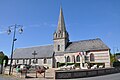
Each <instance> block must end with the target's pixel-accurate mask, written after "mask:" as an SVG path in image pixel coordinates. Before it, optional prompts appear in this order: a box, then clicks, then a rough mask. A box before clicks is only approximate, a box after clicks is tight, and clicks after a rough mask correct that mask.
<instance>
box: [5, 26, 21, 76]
mask: <svg viewBox="0 0 120 80" xmlns="http://www.w3.org/2000/svg"><path fill="white" fill-rule="evenodd" d="M22 27H23V26H21V25H17V24H15V25H11V26H9V29H8V31H7V33H8V35H9V34H10V33H11V32H12V30H13V39H12V50H11V58H10V69H9V75H10V74H11V67H12V61H13V59H12V57H13V51H14V44H15V41H16V40H17V39H16V38H15V35H16V29H17V28H19V33H20V34H21V33H22V32H23V29H22Z"/></svg>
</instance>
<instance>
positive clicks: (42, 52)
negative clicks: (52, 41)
mask: <svg viewBox="0 0 120 80" xmlns="http://www.w3.org/2000/svg"><path fill="white" fill-rule="evenodd" d="M34 51H35V52H36V53H37V55H36V56H35V58H44V57H52V55H53V45H47V46H36V47H28V48H19V49H15V51H14V54H13V58H33V57H34V55H32V53H33V52H34Z"/></svg>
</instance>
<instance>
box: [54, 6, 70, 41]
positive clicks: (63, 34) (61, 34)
mask: <svg viewBox="0 0 120 80" xmlns="http://www.w3.org/2000/svg"><path fill="white" fill-rule="evenodd" d="M60 38H66V39H69V35H68V32H67V31H66V27H65V21H64V16H63V11H62V7H60V14H59V19H58V26H57V30H56V31H55V33H54V39H60Z"/></svg>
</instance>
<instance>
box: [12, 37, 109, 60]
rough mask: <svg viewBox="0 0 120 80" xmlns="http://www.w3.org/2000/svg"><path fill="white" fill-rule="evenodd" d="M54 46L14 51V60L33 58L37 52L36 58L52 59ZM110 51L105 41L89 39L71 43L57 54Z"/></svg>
mask: <svg viewBox="0 0 120 80" xmlns="http://www.w3.org/2000/svg"><path fill="white" fill-rule="evenodd" d="M53 49H54V48H53V45H47V46H36V47H28V48H19V49H16V50H15V51H14V55H13V58H33V57H34V56H33V55H32V53H33V52H34V51H36V53H37V55H36V56H35V57H36V58H44V57H52V55H53V52H54V51H53ZM105 49H109V47H108V46H106V45H105V44H104V43H103V41H102V40H101V39H99V38H97V39H89V40H81V41H75V42H70V43H69V45H68V47H67V48H66V50H65V52H57V53H56V54H58V55H59V53H60V54H61V55H63V54H64V53H67V52H79V51H90V50H105Z"/></svg>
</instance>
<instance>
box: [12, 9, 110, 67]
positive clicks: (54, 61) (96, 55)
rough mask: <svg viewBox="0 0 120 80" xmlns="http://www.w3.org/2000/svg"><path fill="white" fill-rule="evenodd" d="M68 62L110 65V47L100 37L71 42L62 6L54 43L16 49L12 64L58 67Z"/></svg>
mask: <svg viewBox="0 0 120 80" xmlns="http://www.w3.org/2000/svg"><path fill="white" fill-rule="evenodd" d="M68 63H69V64H83V65H84V64H86V63H87V64H89V66H92V65H95V64H97V65H103V66H104V67H105V68H106V67H110V48H109V47H108V46H107V45H106V44H105V43H104V42H103V41H102V40H101V39H100V38H96V39H88V40H81V41H79V40H78V41H73V42H70V40H69V33H68V32H67V30H66V26H65V21H64V16H63V11H62V8H60V14H59V19H58V26H57V29H56V31H55V32H54V33H53V44H51V45H44V46H35V47H26V48H17V49H15V50H14V54H13V63H12V65H17V64H31V65H33V64H38V65H46V66H48V67H50V68H57V67H59V65H60V64H68Z"/></svg>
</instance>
